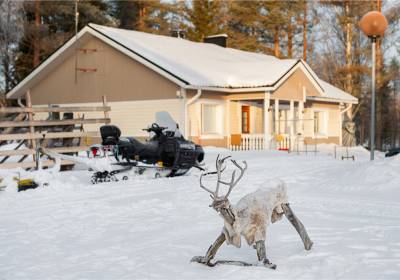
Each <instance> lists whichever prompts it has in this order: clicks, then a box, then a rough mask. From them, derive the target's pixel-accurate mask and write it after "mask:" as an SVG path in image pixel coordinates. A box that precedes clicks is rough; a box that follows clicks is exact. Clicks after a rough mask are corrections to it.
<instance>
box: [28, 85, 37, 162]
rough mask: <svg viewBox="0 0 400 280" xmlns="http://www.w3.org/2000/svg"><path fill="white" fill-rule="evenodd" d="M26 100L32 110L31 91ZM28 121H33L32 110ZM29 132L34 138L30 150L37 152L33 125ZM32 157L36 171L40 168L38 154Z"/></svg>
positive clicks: (30, 126)
mask: <svg viewBox="0 0 400 280" xmlns="http://www.w3.org/2000/svg"><path fill="white" fill-rule="evenodd" d="M25 100H26V107H28V108H29V109H32V100H31V91H30V90H28V91H27V92H26V95H25ZM28 120H29V122H32V121H33V113H32V110H30V111H29V112H28ZM29 132H30V135H31V136H32V137H31V138H32V139H31V140H30V141H29V144H30V148H31V149H34V150H35V149H36V139H35V138H34V136H35V128H34V127H33V126H32V123H29ZM32 157H33V161H34V162H35V163H36V169H37V168H38V164H37V163H38V160H39V159H37V158H36V157H37V155H36V153H35V154H33V155H32Z"/></svg>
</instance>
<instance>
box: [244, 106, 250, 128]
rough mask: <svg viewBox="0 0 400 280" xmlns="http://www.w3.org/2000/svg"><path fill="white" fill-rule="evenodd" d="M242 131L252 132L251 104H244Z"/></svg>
mask: <svg viewBox="0 0 400 280" xmlns="http://www.w3.org/2000/svg"><path fill="white" fill-rule="evenodd" d="M242 133H250V106H242Z"/></svg>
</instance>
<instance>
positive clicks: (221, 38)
mask: <svg viewBox="0 0 400 280" xmlns="http://www.w3.org/2000/svg"><path fill="white" fill-rule="evenodd" d="M227 40H228V35H226V34H218V35H212V36H207V37H204V40H203V42H204V43H210V44H215V45H218V46H220V47H223V48H226V41H227Z"/></svg>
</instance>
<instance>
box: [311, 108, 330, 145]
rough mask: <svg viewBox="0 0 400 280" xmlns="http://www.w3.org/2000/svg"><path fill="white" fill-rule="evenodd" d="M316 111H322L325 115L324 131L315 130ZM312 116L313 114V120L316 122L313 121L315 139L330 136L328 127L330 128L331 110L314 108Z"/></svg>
mask: <svg viewBox="0 0 400 280" xmlns="http://www.w3.org/2000/svg"><path fill="white" fill-rule="evenodd" d="M315 113H320V114H321V113H322V115H323V121H322V123H323V129H322V130H321V129H320V130H321V131H322V132H316V131H315V119H314V117H315ZM312 116H313V120H314V122H313V128H314V132H313V134H314V137H313V138H314V139H315V138H328V128H329V111H327V110H321V109H314V110H313V112H312Z"/></svg>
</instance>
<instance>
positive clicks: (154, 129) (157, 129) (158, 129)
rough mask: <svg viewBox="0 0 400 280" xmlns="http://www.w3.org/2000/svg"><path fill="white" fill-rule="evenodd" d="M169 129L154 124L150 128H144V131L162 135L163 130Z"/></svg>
mask: <svg viewBox="0 0 400 280" xmlns="http://www.w3.org/2000/svg"><path fill="white" fill-rule="evenodd" d="M167 128H168V127H165V126H159V125H158V124H156V123H153V124H152V125H151V126H150V127H148V128H143V129H142V130H144V131H147V132H154V133H156V134H159V133H161V132H162V131H163V130H165V129H167Z"/></svg>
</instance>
